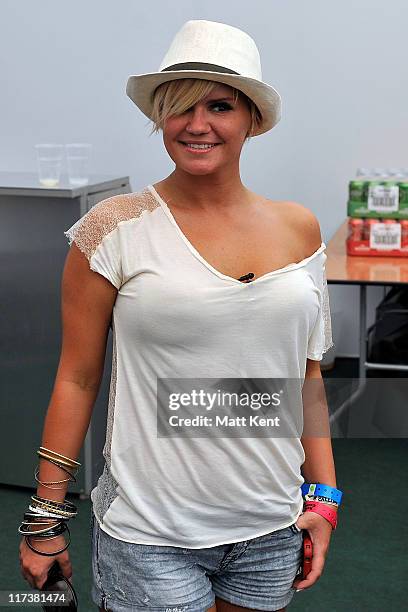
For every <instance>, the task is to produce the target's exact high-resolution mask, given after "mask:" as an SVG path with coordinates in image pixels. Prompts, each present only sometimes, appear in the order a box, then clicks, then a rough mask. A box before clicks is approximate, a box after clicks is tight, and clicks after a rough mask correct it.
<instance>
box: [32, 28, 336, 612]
mask: <svg viewBox="0 0 408 612" xmlns="http://www.w3.org/2000/svg"><path fill="white" fill-rule="evenodd" d="M127 92H128V95H129V96H130V97H131V99H132V100H133V101H134V102H135V103H136V104H137V105H138V107H139V108H140V109H141V110H142V111H143V112H144V113H145V114H146V115H147V116H149V117H150V118H151V119H152V120H153V122H154V129H155V130H157V131H158V130H159V129H162V131H163V141H164V145H165V147H166V150H167V152H168V154H169V156H170V157H171V159H172V160H173V162H174V164H175V169H174V171H173V172H172V173H171V174H170V175H169V176H168V177H167V178H165V179H164V180H162V181H159V182H158V183H156V184H154V185H149V186H147V187H146V188H144V189H143V190H142V191H140V192H138V193H132V194H127V195H121V196H113V197H112V198H109V199H107V200H104V201H103V202H100V203H99V204H98V205H96V206H95V207H94V208H93V209H92V210H91V211H89V212H88V213H87V214H86V215H85V216H84V217H82V218H81V219H80V220H79V221H78V222H77V223H75V225H74V226H73V227H71V228H70V229H69V230H68V231H67V232H66V235H67V236H68V238H69V240H70V244H72V247H71V249H70V252H69V254H68V256H67V261H66V265H65V269H64V276H63V286H62V309H63V325H64V335H63V346H62V354H61V360H60V364H59V368H58V372H57V377H56V382H55V388H54V392H53V396H52V399H51V403H50V407H49V409H48V413H47V419H46V423H45V428H44V435H43V442H42V444H43V446H44V447H45V448H49V449H51V450H54V451H58V452H59V453H62V455H63V456H64V457H68V458H71V459H73V458H75V457H77V455H78V453H79V451H80V448H81V446H82V443H83V440H84V437H85V434H86V431H87V428H88V425H89V420H90V417H91V412H92V406H93V403H94V401H95V397H96V394H97V391H98V388H99V383H100V379H101V375H102V371H103V363H104V354H105V347H106V339H107V333H108V328H109V325H111V326H112V331H113V342H114V344H113V363H112V378H111V388H110V398H109V410H108V424H107V435H106V443H105V447H104V457H105V466H104V470H103V473H102V475H101V477H100V478H99V481H98V485H97V486H96V487H95V488H94V489H93V491H92V495H91V497H92V502H93V514H92V525H93V540H92V542H93V579H94V584H93V588H92V595H93V599H94V601H95V603H96V604H97V605H98V606H99V609H100V610H104V609H106V610H111V611H115V612H116V611H122V610H130V609H131V610H144V609H154V610H163V611H164V610H177V611H178V612H179V611H180V610H183V611H185V612H187V611H188V612H202V611H204V610H210V611H211V612H214V611H215V610H217V611H218V612H220V611H221V612H226V611H230V612H232V611H234V610H236V611H238V610H241V611H242V610H285V606H287V605H288V604H289V602H290V601H291V599H292V597H293V595H294V592H295V590H296V588H299V589H304V588H309V587H310V586H312V585H313V584H314V583H315V582H316V581H317V580H318V578H319V577H320V575H321V573H322V571H323V567H324V560H325V556H326V553H327V549H328V546H329V540H330V535H331V531H332V528H333V527H334V526H335V525H333V522H330V521H329V519H328V518H327V513H326V515H325V512H326V510H325V508H326V509H327V508H330V509H331V510H333V512H334V509H337V505H338V504H337V505H336V503H335V502H334V501H333V500H330V498H323V500H321V499H320V498H317V496H315V500H316V499H318V503H317V504H315V507H314V508H313V507H312V509H311V511H309V510H310V508H306V511H304V512H303V510H304V503H303V499H302V493H301V489H300V486H301V485H302V483H304V482H305V481H307V482H308V483H324V485H326V487H327V490H330V489H331V488H333V491H336V489H335V487H336V480H335V471H334V464H333V457H332V451H331V445H330V438H329V436H328V435H326V436H319V437H308V438H306V437H305V436H303V437H302V439H300V438H299V436H294V435H288V434H287V433H286V435H285V434H283V435H279V434H278V435H275V432H273V433H269V434H268V435H262V434H257V433H254V429H251V430H249V429H246V431H245V433H244V434H242V432H241V433H238V434H237V433H236V429H237V428H235V430H234V433H229V431H231V430H229V429H228V427H229V425H228V426H226V425H225V423H226V422H225V421H223V424H224V425H223V427H220V429H219V430H218V432H217V431H216V428H215V427H213V428H212V429H211V431H210V432H209V431H208V429H207V430H206V427H207V425H208V420H209V419H210V417H209V414H210V410H211V407H210V406H209V405H208V404H207V405H204V404H203V406H201V407H202V408H204V409H203V410H201V411H200V404H198V405H197V404H195V405H194V407H193V409H192V410H191V411H190V413H188V410H187V408H186V402H184V403H183V402H179V403H178V404H177V403H176V404H173V405H172V406H171V408H169V405H170V404H169V402H168V400H169V398H171V399H172V401H174V400H176V399H182V398H181V395H180V389H181V390H182V391H183V392H184V396H183V398H184V399H185V396H186V395H187V396H188V397H190V396H189V395H188V392H191V394H192V391H193V390H195V391H197V387H199V388H200V389H201V390H203V389H204V385H205V384H206V383H205V381H210V389H212V390H214V388H215V387H214V385H213V384H212V383H213V381H214V380H215V381H216V386H217V387H219V386H221V387H223V388H224V389H225V388H229V389H231V388H233V389H234V390H236V389H237V388H238V387H239V385H240V384H241V383H245V381H248V380H249V379H251V382H250V383H249V387H250V388H252V390H253V386H252V387H251V385H253V381H252V379H255V378H256V379H258V380H260V379H267V380H274V379H280V380H282V379H283V380H286V379H294V380H305V379H307V380H310V379H319V378H321V375H320V368H319V360H320V359H321V358H322V355H323V353H324V352H325V351H326V350H327V349H328V348H329V347H330V346H331V345H332V342H331V330H330V313H329V305H328V295H327V286H326V281H325V274H324V263H325V260H326V255H325V253H324V249H325V245H324V243H323V242H322V239H321V235H320V229H319V224H318V221H317V219H316V218H315V216H314V215H313V214H312V213H311V212H310V211H309V210H307V209H306V208H304V207H303V206H302V205H300V204H297V203H294V202H286V201H285V202H281V201H271V200H268V199H267V198H265V197H263V196H260V195H258V194H256V193H254V192H252V191H251V190H249V189H248V188H247V187H245V186H244V184H243V183H242V181H241V178H240V170H239V162H240V155H241V151H242V147H243V145H244V143H245V141H246V139H247V138H250V137H251V136H253V135H258V134H262V133H263V132H265V131H267V130H268V129H271V128H272V127H273V126H274V125H275V124H276V123H277V122H278V121H279V118H280V98H279V95H278V94H277V92H276V91H275V90H274V89H273V88H271V87H270V86H269V85H266V84H265V83H263V82H262V77H261V73H260V63H259V55H258V51H257V48H256V45H255V43H254V42H253V40H252V39H251V38H250V37H249V36H248V35H247V34H245V33H244V32H242V31H241V30H238V29H237V28H233V27H231V26H228V25H225V24H219V23H215V22H209V21H201V20H199V21H189V22H187V23H186V24H184V26H183V27H182V29H181V30H180V31H179V32H178V34H177V36H176V38H175V39H174V41H173V42H172V45H171V47H170V49H169V51H168V53H167V55H166V56H165V58H164V60H163V63H162V65H161V67H160V70H159V72H157V73H151V74H147V75H138V76H132V77H130V79H129V82H128V88H127ZM317 382H319V380H317ZM231 385H232V387H231ZM218 391H219V389H218ZM206 392H208V388H206ZM203 397H205V398H207V397H208V396H207V395H205V394H204V395H201V396H200V398H203ZM290 399H291V402H290V403H291V404H293V405H295V406H297V407H299V406H298V404H297V403H296V400H298V399H299V398H298V395H296V394H294V395H292V396H291V398H290ZM156 406H157V411H156V409H155V407H156ZM184 408H186V409H185V410H184V411H183V409H184ZM170 411H171V415H170ZM176 411H177V412H176ZM249 412H250V409H249V410H248V409H246V414H247V415H248V413H249ZM244 413H245V410H244ZM194 414H196V415H201V416H202V417H204V414H206V416H207V421H205V420H203V421H200V425H199V426H198V427H196V428H195V429H193V430H192V429H189V424H188V422H187V421H186V419H185V420H184V426H181V425H180V423H181V420H180V419H181V417H186V415H187V416H191V415H193V416H194ZM213 414H214V413H213ZM264 414H265V413H264ZM169 415H170V416H171V417H172V419H170V416H169ZM281 416H283V417H284V419H286V421H290V418H289V413H288V412H282V413H281ZM295 416H296V415H295ZM174 419H176V421H175V422H176V426H175V428H174V426H173V425H171V424H170V423H171V422H173V421H174ZM232 422H233V424H235V425H237V419H235V420H234V419H233V421H232ZM320 423H321V425H322V426H323V427H326V426H327V406H325V409H324V410H323V411H322V412H321V415H320ZM276 424H277V421H276V419H275V425H276ZM286 425H287V423H286ZM220 431H221V434H222V435H220V433H219V432H220ZM67 432H69V433H67ZM192 432H193V433H192ZM58 469H59V468H58V466H56V465H52V464H50V463H49V462H48V463H47V462H46V461H42V462H41V478H40V480H41V481H42V482H43V481H44V479H45V480H46V479H49V480H50V481H55V480H56V476H57V473H58ZM64 492H65V491H64ZM38 495H39V496H43V497H48V498H49V499H54V500H57V501H60V502H61V501H62V500H63V499H64V497H63V492H62V491H60V492H59V493H55V492H51V491H50V490H49V489H48V490H47V489H44V488H42V485H41V484H40V486H39V488H38ZM319 504H320V506H319ZM322 506H325V508H323V510H322ZM319 507H320V510H319ZM304 529H307V530H308V531H309V533H310V535H311V538H312V541H313V544H314V556H313V567H312V571H311V572H310V574H309V575H308V577H307V579H302V578H301V577H300V576H298V577H297V578H296V580H295V576H296V575H297V573H298V570H299V568H300V566H301V561H302V530H304ZM60 538H62V536H60ZM59 544H61V546H62V545H63V542H62V541H61V542H59ZM42 546H43V547H44V548H42V550H48V551H50V550H51V548H52V546H53V547H54V548H53V550H55V546H58V540H57V542H54V543H52V546H51V544H50V543H47V542H44V543H42ZM37 547H38V546H37ZM58 548H59V546H58ZM20 550H21V553H20V554H21V557H22V569H23V573H24V575H25V576H26V578H27V580H29V582H30V583H31V584H33V585H36V586H41V585H42V584H43V582H44V579H45V576H46V572H47V569H48V567H49V565H50V563H51V562H52V561H53V560H54V559H57V560H58V561H59V562H60V564H61V567H62V569H63V571H64V574H65V576H66V577H70V576H71V574H72V570H71V566H70V562H69V557H68V553H67V552H66V551H64V552H62V553H60V554H59V555H57V556H54V557H50V558H48V557H42V556H41V555H38V554H37V555H36V553H34V552H33V551H32V550H31V549H29V548H27V546H26V544H25V542H24V541H23V542H22V544H21V547H20Z"/></svg>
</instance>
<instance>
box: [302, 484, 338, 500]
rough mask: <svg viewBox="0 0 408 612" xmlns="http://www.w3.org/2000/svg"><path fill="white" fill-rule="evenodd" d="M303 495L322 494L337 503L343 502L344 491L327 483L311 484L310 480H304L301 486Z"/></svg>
mask: <svg viewBox="0 0 408 612" xmlns="http://www.w3.org/2000/svg"><path fill="white" fill-rule="evenodd" d="M301 490H302V495H303V497H306V495H322V496H323V497H328V498H329V499H331V500H332V501H334V502H336V503H337V504H339V506H340V503H341V498H342V497H343V492H342V491H340V490H339V489H335V488H334V487H329V485H325V484H319V483H316V484H311V483H309V482H304V483H303V484H302V486H301Z"/></svg>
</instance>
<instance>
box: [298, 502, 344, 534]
mask: <svg viewBox="0 0 408 612" xmlns="http://www.w3.org/2000/svg"><path fill="white" fill-rule="evenodd" d="M304 512H316V514H320V516H323V518H325V519H326V520H327V521H329V523H330V525H331V526H332V528H333V529H336V527H337V510H333V508H330V507H329V506H328V505H327V504H324V503H323V502H317V501H306V502H305V504H304Z"/></svg>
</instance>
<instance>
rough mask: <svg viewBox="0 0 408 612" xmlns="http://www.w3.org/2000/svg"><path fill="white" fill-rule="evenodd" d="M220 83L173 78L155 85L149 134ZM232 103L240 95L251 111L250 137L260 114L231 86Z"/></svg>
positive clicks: (260, 116) (259, 120) (248, 136)
mask: <svg viewBox="0 0 408 612" xmlns="http://www.w3.org/2000/svg"><path fill="white" fill-rule="evenodd" d="M219 84H220V83H218V82H216V81H207V80H205V79H175V80H174V81H167V82H166V83H162V84H161V85H159V86H158V87H157V89H156V90H155V92H154V98H153V110H152V115H151V120H152V122H153V128H152V131H151V132H150V134H153V132H158V131H159V130H160V129H161V130H162V129H163V126H164V122H165V121H166V119H167V118H168V117H169V116H171V115H180V114H181V113H184V111H186V110H187V109H188V108H190V107H191V106H193V105H194V104H196V103H197V102H198V101H199V100H201V99H202V98H205V96H207V95H208V94H209V93H210V92H211V91H212V90H213V89H215V87H217V86H218V85H219ZM232 96H233V100H234V103H235V102H236V101H237V100H238V97H239V96H242V97H243V98H244V100H246V102H247V104H248V106H249V110H250V113H251V125H250V128H249V131H248V133H247V136H246V138H247V140H249V138H250V137H251V135H252V133H253V131H254V129H255V128H256V127H258V126H259V125H260V124H261V122H262V115H261V112H260V111H259V109H258V107H257V106H256V104H255V103H254V102H253V101H252V100H251V99H250V98H248V96H246V95H245V94H244V93H243V92H242V91H239V90H238V89H235V87H232Z"/></svg>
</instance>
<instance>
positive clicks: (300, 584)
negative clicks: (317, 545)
mask: <svg viewBox="0 0 408 612" xmlns="http://www.w3.org/2000/svg"><path fill="white" fill-rule="evenodd" d="M325 558H326V557H325V554H324V553H323V551H322V550H320V551H319V550H316V551H313V557H312V569H311V570H310V572H309V574H308V575H307V577H306V578H296V579H295V580H294V582H293V585H292V586H293V587H295V588H296V589H302V590H303V589H309V588H310V587H311V586H312V585H314V584H315V582H317V581H318V580H319V578H320V576H321V575H322V573H323V569H324V564H325Z"/></svg>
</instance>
